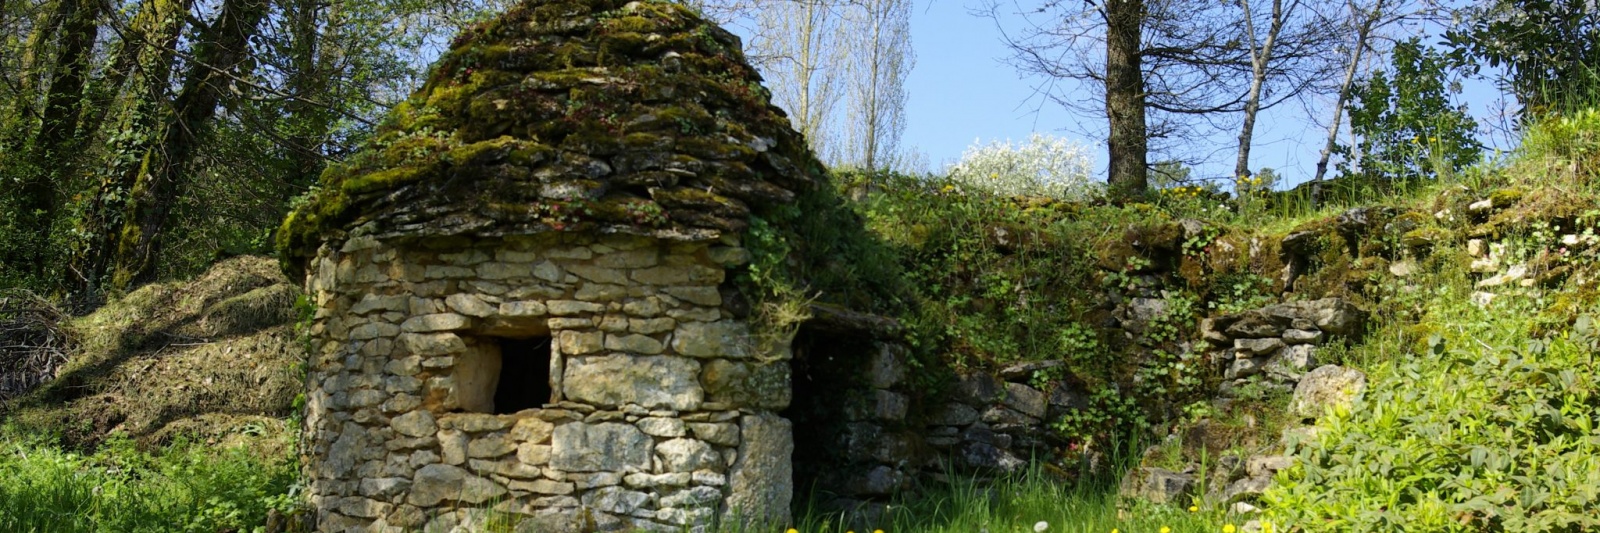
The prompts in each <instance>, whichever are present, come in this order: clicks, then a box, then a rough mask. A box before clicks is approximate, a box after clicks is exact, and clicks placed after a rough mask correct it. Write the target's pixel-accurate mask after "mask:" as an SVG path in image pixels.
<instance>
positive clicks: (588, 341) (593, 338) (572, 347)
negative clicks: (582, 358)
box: [557, 330, 605, 355]
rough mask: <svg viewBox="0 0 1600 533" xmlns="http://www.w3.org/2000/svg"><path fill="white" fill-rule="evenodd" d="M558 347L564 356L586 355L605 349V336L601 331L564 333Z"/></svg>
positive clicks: (561, 334)
mask: <svg viewBox="0 0 1600 533" xmlns="http://www.w3.org/2000/svg"><path fill="white" fill-rule="evenodd" d="M557 345H558V346H559V347H560V348H561V354H562V355H584V354H591V353H595V352H599V351H600V350H604V349H605V334H604V333H601V332H599V331H571V330H568V331H563V332H561V333H560V336H559V337H558V343H557Z"/></svg>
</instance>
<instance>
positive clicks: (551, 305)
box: [545, 300, 606, 316]
mask: <svg viewBox="0 0 1600 533" xmlns="http://www.w3.org/2000/svg"><path fill="white" fill-rule="evenodd" d="M545 308H546V309H547V310H549V312H550V314H552V315H555V316H574V315H592V314H595V313H599V312H602V311H605V310H606V306H604V305H601V304H597V303H594V302H580V301H577V300H554V301H551V302H547V303H545Z"/></svg>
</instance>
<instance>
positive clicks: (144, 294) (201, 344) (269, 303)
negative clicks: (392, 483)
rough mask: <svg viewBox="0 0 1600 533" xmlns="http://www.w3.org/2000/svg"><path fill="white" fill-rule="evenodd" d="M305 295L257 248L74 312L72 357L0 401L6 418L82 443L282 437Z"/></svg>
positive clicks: (299, 352) (295, 386) (0, 415)
mask: <svg viewBox="0 0 1600 533" xmlns="http://www.w3.org/2000/svg"><path fill="white" fill-rule="evenodd" d="M299 296H300V290H299V289H298V288H296V287H295V286H294V285H293V284H290V283H289V281H288V280H287V279H284V277H283V275H282V274H281V273H279V272H278V268H277V264H276V263H275V262H274V261H273V260H271V259H269V258H265V257H251V256H246V257H237V258H233V259H229V260H226V261H223V262H220V263H217V264H216V265H214V266H212V267H211V269H210V270H208V271H206V273H205V274H203V275H201V276H200V277H198V278H196V279H194V280H190V281H178V282H169V283H152V284H150V285H145V286H144V287H140V288H139V289H138V290H136V291H133V292H132V293H129V294H128V295H127V296H125V297H123V298H121V299H118V300H113V301H111V302H108V303H107V304H106V305H105V306H104V307H102V308H100V309H99V310H97V311H95V312H94V313H93V314H90V315H88V316H84V317H81V318H75V319H71V320H69V321H67V322H64V323H63V324H62V326H64V328H65V329H66V330H67V331H68V332H70V333H71V335H72V337H73V338H75V339H78V341H79V342H78V343H77V344H76V346H75V347H74V349H73V350H72V352H71V353H70V354H69V356H68V359H67V361H66V363H65V364H64V365H62V366H61V368H60V370H59V371H58V372H57V373H56V376H55V378H54V379H52V380H50V381H47V382H45V383H44V384H43V385H41V386H40V387H38V388H37V389H34V390H32V391H31V392H29V393H27V394H25V395H23V396H21V397H20V398H17V399H15V400H14V401H11V402H8V403H5V404H0V420H4V421H5V422H6V423H8V424H15V425H18V426H20V427H21V428H22V429H25V430H28V431H30V432H38V433H43V434H51V433H59V434H61V435H62V436H63V437H65V438H66V440H67V441H68V442H69V443H72V444H94V443H96V442H99V441H100V440H101V439H103V438H104V437H105V436H106V435H108V434H110V433H112V432H121V433H124V434H127V435H128V436H131V437H133V438H135V439H136V440H138V441H140V442H144V443H159V442H163V441H165V440H167V439H169V438H170V437H173V436H177V435H189V436H195V437H200V438H205V439H208V440H209V439H216V440H230V439H236V438H247V437H249V436H271V435H279V436H281V435H283V434H285V432H286V431H288V429H289V428H288V427H287V424H286V423H285V421H284V417H285V416H287V415H288V414H289V413H290V411H291V410H292V406H293V402H294V398H295V395H296V394H297V393H298V392H299V391H300V389H301V386H302V385H301V379H302V378H301V377H300V375H299V372H298V370H297V368H298V367H299V365H300V364H301V362H302V361H304V359H305V350H304V346H303V343H302V342H300V340H299V338H300V335H299V334H298V333H297V332H296V331H295V326H294V322H295V316H294V309H295V300H296V299H297V298H298V297H299ZM267 440H272V442H273V443H274V445H276V444H278V443H279V440H281V439H276V440H274V439H267Z"/></svg>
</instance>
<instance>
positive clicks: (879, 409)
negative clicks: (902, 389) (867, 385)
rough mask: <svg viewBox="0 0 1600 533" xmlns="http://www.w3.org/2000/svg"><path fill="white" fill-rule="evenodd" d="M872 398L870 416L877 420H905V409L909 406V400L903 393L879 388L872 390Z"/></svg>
mask: <svg viewBox="0 0 1600 533" xmlns="http://www.w3.org/2000/svg"><path fill="white" fill-rule="evenodd" d="M872 398H873V402H872V416H873V417H874V418H877V419H878V420H883V421H886V422H899V421H902V420H905V418H906V411H907V410H908V409H910V408H911V401H910V400H908V399H907V398H906V397H905V395H903V394H899V393H895V392H891V391H886V390H882V389H879V390H875V391H873V394H872Z"/></svg>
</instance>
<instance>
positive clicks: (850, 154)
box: [841, 0, 916, 170]
mask: <svg viewBox="0 0 1600 533" xmlns="http://www.w3.org/2000/svg"><path fill="white" fill-rule="evenodd" d="M849 14H850V15H849V17H848V19H847V21H848V24H847V29H846V33H847V34H848V35H851V36H853V38H852V39H851V40H850V41H849V42H848V45H849V48H850V53H849V57H850V58H851V63H850V68H849V70H848V74H847V76H846V78H845V82H844V83H845V85H846V86H848V87H849V94H848V100H847V103H846V104H845V105H846V107H847V109H848V113H847V114H846V116H847V117H848V121H847V123H846V131H845V132H844V133H845V135H844V137H845V141H846V142H845V146H844V151H845V153H844V154H843V156H842V157H841V159H842V162H844V163H846V164H849V165H852V166H857V167H860V168H863V169H867V170H883V169H888V168H896V167H898V165H899V161H898V159H897V158H898V157H899V156H900V154H899V150H900V135H901V134H902V133H903V132H904V131H905V127H906V120H905V104H906V87H905V81H906V77H907V76H908V75H910V73H911V68H912V66H913V65H914V64H915V62H916V53H915V52H914V51H913V50H912V49H911V0H862V1H861V2H860V3H859V4H856V5H854V6H851V9H850V10H849Z"/></svg>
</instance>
